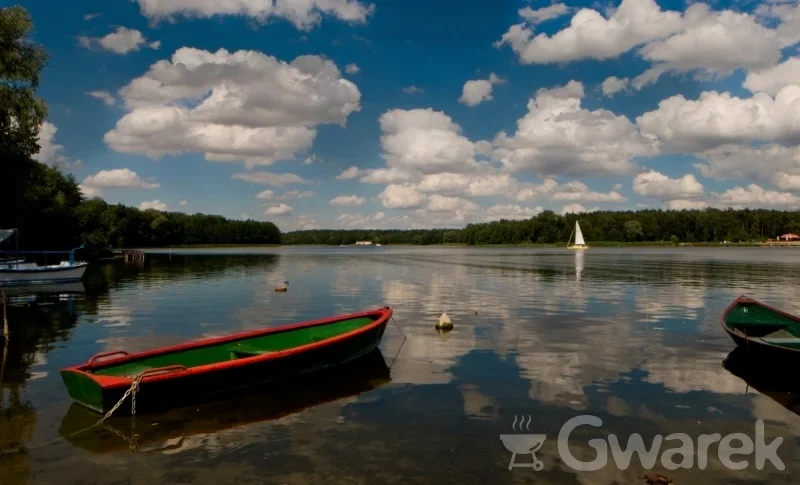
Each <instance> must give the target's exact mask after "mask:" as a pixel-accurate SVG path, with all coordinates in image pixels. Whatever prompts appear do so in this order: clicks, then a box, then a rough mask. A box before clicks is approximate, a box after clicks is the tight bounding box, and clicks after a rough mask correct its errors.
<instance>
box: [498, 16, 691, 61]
mask: <svg viewBox="0 0 800 485" xmlns="http://www.w3.org/2000/svg"><path fill="white" fill-rule="evenodd" d="M681 26H682V18H681V14H680V13H679V12H674V11H662V10H661V8H660V7H659V6H658V4H657V3H656V2H655V1H654V0H622V3H620V5H619V8H617V9H616V10H615V11H614V13H613V15H611V16H610V17H608V18H606V17H604V16H603V14H601V13H600V12H598V11H596V10H592V9H589V8H582V9H580V10H578V11H577V12H576V13H575V15H574V16H573V17H572V20H571V21H570V25H569V26H568V27H566V28H565V29H563V30H561V31H559V32H557V33H555V34H553V35H552V36H550V35H547V34H545V33H540V34H538V35H536V36H534V29H533V28H532V27H531V26H529V25H527V24H525V23H522V24H517V25H513V26H511V27H510V28H509V30H508V31H507V32H506V33H505V34H503V37H502V38H501V39H500V40H499V41H498V42H496V43H495V46H496V47H500V46H502V45H506V44H507V45H509V46H510V47H511V49H512V50H513V51H514V52H515V53H516V54H517V55H518V56H519V59H520V62H522V63H523V64H546V63H556V62H567V61H574V60H578V59H587V58H593V59H610V58H614V57H617V56H619V55H620V54H622V53H624V52H627V51H629V50H630V49H632V48H634V47H636V46H638V45H641V44H644V43H646V42H650V41H653V40H656V39H661V38H664V37H666V36H668V35H670V34H672V33H674V32H676V31H678V30H679V29H680V28H681Z"/></svg>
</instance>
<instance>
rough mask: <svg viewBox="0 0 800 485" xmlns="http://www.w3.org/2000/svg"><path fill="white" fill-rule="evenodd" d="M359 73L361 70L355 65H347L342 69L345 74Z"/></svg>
mask: <svg viewBox="0 0 800 485" xmlns="http://www.w3.org/2000/svg"><path fill="white" fill-rule="evenodd" d="M359 71H361V68H359V67H358V65H356V64H348V65H347V66H345V68H344V72H346V73H347V74H358V73H359Z"/></svg>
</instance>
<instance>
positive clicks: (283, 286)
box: [275, 281, 289, 293]
mask: <svg viewBox="0 0 800 485" xmlns="http://www.w3.org/2000/svg"><path fill="white" fill-rule="evenodd" d="M288 289H289V282H288V281H284V282H283V283H281V284H279V285H278V286H276V287H275V292H276V293H286V290H288Z"/></svg>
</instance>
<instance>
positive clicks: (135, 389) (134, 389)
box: [94, 374, 142, 426]
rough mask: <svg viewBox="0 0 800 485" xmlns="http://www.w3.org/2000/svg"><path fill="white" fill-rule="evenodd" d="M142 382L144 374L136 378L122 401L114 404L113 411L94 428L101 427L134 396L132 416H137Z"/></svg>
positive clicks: (132, 399)
mask: <svg viewBox="0 0 800 485" xmlns="http://www.w3.org/2000/svg"><path fill="white" fill-rule="evenodd" d="M141 382H142V374H139V375H137V376H136V377H134V378H133V383H132V384H131V387H130V388H128V390H127V391H125V394H123V395H122V398H120V400H119V401H117V404H114V407H113V408H111V410H110V411H108V412H107V413H106V415H105V416H103V417H102V418H100V421H98V422H96V423H95V424H94V426H100V425H101V424H103V422H104V421H105V420H106V419H108V418H110V417H111V415H112V414H114V412H115V411H116V410H117V409H119V407H120V406H122V403H124V402H125V399H128V396H133V397H131V416H135V415H136V393H138V392H139V384H140V383H141Z"/></svg>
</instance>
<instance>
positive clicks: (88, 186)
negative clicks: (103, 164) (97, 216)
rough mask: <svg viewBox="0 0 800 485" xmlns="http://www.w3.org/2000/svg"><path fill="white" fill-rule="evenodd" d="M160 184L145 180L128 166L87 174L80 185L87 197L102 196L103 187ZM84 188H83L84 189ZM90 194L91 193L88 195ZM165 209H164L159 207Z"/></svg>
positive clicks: (157, 185) (148, 187)
mask: <svg viewBox="0 0 800 485" xmlns="http://www.w3.org/2000/svg"><path fill="white" fill-rule="evenodd" d="M160 186H161V185H160V184H158V183H156V182H146V181H144V180H142V178H141V177H140V176H139V174H137V173H136V172H134V171H132V170H130V169H128V168H116V169H113V170H101V171H99V172H97V173H96V174H94V175H89V176H88V177H86V178H85V179H83V182H81V187H82V190H83V192H84V195H86V196H87V197H100V196H102V189H104V188H128V189H145V190H152V189H157V188H159V187H160ZM84 189H85V190H84ZM89 194H91V195H89ZM161 210H166V209H161Z"/></svg>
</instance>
